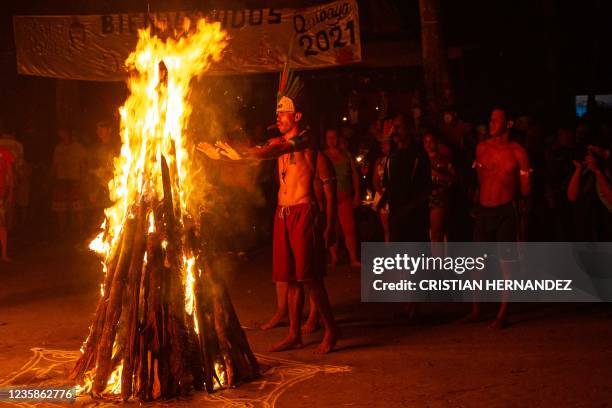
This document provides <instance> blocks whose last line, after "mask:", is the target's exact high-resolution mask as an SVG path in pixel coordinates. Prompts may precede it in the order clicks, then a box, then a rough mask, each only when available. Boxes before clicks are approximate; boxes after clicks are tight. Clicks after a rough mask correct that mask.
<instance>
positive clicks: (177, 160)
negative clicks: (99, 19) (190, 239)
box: [90, 20, 226, 260]
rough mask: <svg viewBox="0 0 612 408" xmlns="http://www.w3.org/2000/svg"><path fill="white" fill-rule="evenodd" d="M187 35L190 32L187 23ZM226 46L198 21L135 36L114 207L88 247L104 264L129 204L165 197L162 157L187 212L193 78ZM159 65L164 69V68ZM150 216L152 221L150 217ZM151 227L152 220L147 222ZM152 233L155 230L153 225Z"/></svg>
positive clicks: (219, 34) (216, 29)
mask: <svg viewBox="0 0 612 408" xmlns="http://www.w3.org/2000/svg"><path fill="white" fill-rule="evenodd" d="M184 29H185V33H189V32H190V23H189V21H187V22H186V25H185V27H184ZM225 46H226V36H225V34H224V32H223V31H221V29H220V25H219V24H207V23H206V22H205V21H204V20H200V21H199V22H198V23H197V27H196V29H195V32H193V33H192V34H191V35H185V36H182V37H181V38H180V39H179V40H178V41H177V40H174V39H173V38H168V39H167V40H165V41H164V40H162V39H161V38H159V37H157V36H152V35H151V31H150V30H141V31H140V32H139V41H138V44H137V46H136V50H135V51H134V52H133V53H132V54H130V56H129V58H128V59H127V61H126V64H127V66H128V68H129V69H130V71H131V72H132V74H131V75H130V78H129V80H128V87H129V90H130V96H129V97H128V99H127V101H126V102H125V104H124V105H123V106H122V107H121V108H120V110H119V112H120V114H121V141H122V146H121V154H120V156H119V157H118V158H117V159H116V160H115V176H114V178H113V180H111V181H110V183H109V191H110V198H111V200H112V201H113V203H114V204H113V206H112V207H110V208H108V209H106V211H105V214H106V220H105V221H104V224H103V225H102V230H103V231H102V232H101V233H100V235H98V237H96V239H94V241H92V243H91V244H90V248H91V249H92V250H94V251H96V252H98V253H100V254H101V255H102V256H104V258H105V259H106V260H108V257H109V255H110V254H111V253H112V250H113V249H114V248H116V247H117V244H118V239H119V237H120V236H121V231H122V230H123V228H124V225H125V221H126V219H127V218H128V217H129V216H130V209H131V207H132V204H133V203H135V202H137V201H138V200H139V199H140V198H141V197H143V196H144V195H151V196H153V198H158V199H160V198H161V197H162V196H163V186H162V177H161V167H160V165H159V161H160V157H161V155H164V157H165V158H166V160H167V161H168V167H169V168H170V169H175V173H174V174H172V183H173V185H172V187H173V192H174V193H175V195H176V196H175V197H173V198H174V200H175V201H176V202H178V203H180V210H181V211H182V212H185V213H189V209H190V204H192V203H190V200H189V198H190V194H191V192H192V189H193V186H192V180H191V178H190V175H191V174H193V171H192V168H191V161H190V159H189V150H188V146H187V140H186V138H185V125H186V122H187V119H188V118H189V115H190V113H191V109H192V108H191V105H190V104H189V103H188V96H189V84H190V82H191V80H192V79H193V78H194V77H196V76H198V75H200V74H201V73H203V72H204V71H206V69H207V68H208V67H209V65H210V63H211V62H213V61H218V60H219V59H220V58H221V53H222V51H223V49H224V48H225ZM162 64H163V65H162ZM150 217H153V215H152V214H151V215H150ZM150 225H154V219H153V218H150ZM152 228H153V232H154V227H152Z"/></svg>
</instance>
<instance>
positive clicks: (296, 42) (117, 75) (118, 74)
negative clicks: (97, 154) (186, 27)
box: [13, 0, 361, 81]
mask: <svg viewBox="0 0 612 408" xmlns="http://www.w3.org/2000/svg"><path fill="white" fill-rule="evenodd" d="M202 17H205V18H208V19H209V20H213V21H220V22H221V24H222V26H223V28H224V29H225V30H227V32H228V34H229V37H230V42H229V47H228V48H227V50H226V51H225V54H224V57H223V60H222V61H221V62H220V63H218V64H216V65H215V66H213V67H212V69H211V71H212V72H214V73H219V74H241V73H257V72H270V71H279V70H280V69H281V67H282V64H283V63H284V61H285V58H286V56H287V54H288V52H289V49H291V50H292V51H291V66H292V67H293V68H294V69H298V70H299V69H312V68H322V67H329V66H335V65H343V64H351V63H355V62H359V61H361V43H360V36H359V14H358V9H357V2H356V0H346V1H335V2H333V3H328V4H325V5H320V6H316V7H308V8H302V9H271V8H267V9H266V8H262V9H253V10H212V11H209V12H202V11H194V12H184V11H181V12H164V13H153V14H145V13H141V14H107V15H86V16H15V17H13V26H14V30H15V45H16V49H17V70H18V72H19V73H20V74H25V75H37V76H45V77H54V78H63V79H82V80H97V81H117V80H123V79H125V77H126V74H127V72H126V70H125V66H124V61H125V60H126V58H127V57H128V55H129V54H130V52H132V50H133V49H134V48H135V45H136V41H137V32H138V30H139V29H141V28H143V27H145V26H149V27H155V26H156V25H155V24H154V23H153V21H164V22H165V23H166V24H167V26H168V27H169V29H170V30H173V29H174V28H175V27H176V28H178V27H182V25H183V21H184V19H185V18H190V19H192V20H194V19H197V18H202Z"/></svg>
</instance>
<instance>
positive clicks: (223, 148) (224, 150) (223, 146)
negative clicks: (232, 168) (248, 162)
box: [215, 141, 242, 160]
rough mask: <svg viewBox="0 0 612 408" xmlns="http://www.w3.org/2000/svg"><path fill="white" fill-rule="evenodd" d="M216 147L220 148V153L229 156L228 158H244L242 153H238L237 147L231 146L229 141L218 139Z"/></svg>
mask: <svg viewBox="0 0 612 408" xmlns="http://www.w3.org/2000/svg"><path fill="white" fill-rule="evenodd" d="M215 147H217V149H218V150H219V153H221V154H222V155H223V156H225V157H227V158H228V159H231V160H242V156H241V155H240V153H238V152H237V151H236V149H234V148H233V147H232V146H230V145H229V143H226V142H221V141H217V143H215Z"/></svg>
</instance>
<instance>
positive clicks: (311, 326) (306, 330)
mask: <svg viewBox="0 0 612 408" xmlns="http://www.w3.org/2000/svg"><path fill="white" fill-rule="evenodd" d="M319 328H320V327H319V319H308V321H307V322H306V323H304V324H303V325H302V334H310V333H314V332H316V331H317V330H319Z"/></svg>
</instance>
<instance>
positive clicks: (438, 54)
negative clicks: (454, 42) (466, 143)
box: [419, 0, 454, 121]
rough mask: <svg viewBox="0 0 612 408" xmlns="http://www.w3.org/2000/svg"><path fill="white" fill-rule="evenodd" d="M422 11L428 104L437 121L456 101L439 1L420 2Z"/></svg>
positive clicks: (425, 0)
mask: <svg viewBox="0 0 612 408" xmlns="http://www.w3.org/2000/svg"><path fill="white" fill-rule="evenodd" d="M419 9H420V14H421V49H422V56H423V74H424V82H425V91H426V99H427V105H428V109H429V113H430V115H431V117H432V119H434V121H438V120H439V119H440V116H441V113H442V109H444V106H445V105H451V104H452V103H453V102H454V95H453V89H452V86H451V79H450V72H449V63H448V51H447V48H446V44H445V42H444V38H443V35H442V24H441V22H440V1H439V0H419Z"/></svg>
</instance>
